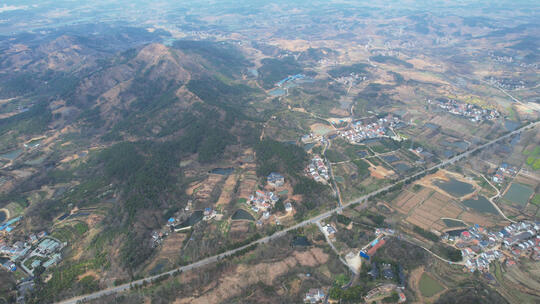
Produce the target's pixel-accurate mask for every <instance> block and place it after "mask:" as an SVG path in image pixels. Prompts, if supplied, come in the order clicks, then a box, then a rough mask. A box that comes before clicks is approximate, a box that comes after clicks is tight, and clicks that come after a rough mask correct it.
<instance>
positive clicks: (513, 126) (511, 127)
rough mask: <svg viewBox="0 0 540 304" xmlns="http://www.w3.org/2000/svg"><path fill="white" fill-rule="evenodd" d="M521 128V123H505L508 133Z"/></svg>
mask: <svg viewBox="0 0 540 304" xmlns="http://www.w3.org/2000/svg"><path fill="white" fill-rule="evenodd" d="M519 126H520V123H519V122H517V121H512V120H505V121H504V127H505V128H506V130H508V131H514V130H516V129H517V128H519Z"/></svg>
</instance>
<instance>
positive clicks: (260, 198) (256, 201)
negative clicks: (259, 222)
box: [247, 190, 279, 218]
mask: <svg viewBox="0 0 540 304" xmlns="http://www.w3.org/2000/svg"><path fill="white" fill-rule="evenodd" d="M278 201H279V196H278V195H277V194H275V193H274V192H272V191H262V190H257V191H255V195H252V196H250V197H249V200H248V201H247V203H248V204H249V205H250V206H251V209H252V210H253V211H255V212H257V213H258V212H261V211H262V212H263V218H264V217H269V216H270V213H269V212H270V209H272V208H273V207H274V205H275V204H276V203H277V202H278Z"/></svg>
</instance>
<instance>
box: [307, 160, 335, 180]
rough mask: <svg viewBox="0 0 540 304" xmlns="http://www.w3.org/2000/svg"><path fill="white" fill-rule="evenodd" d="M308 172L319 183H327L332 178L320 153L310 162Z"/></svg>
mask: <svg viewBox="0 0 540 304" xmlns="http://www.w3.org/2000/svg"><path fill="white" fill-rule="evenodd" d="M306 174H307V176H309V177H311V178H313V179H314V180H315V181H316V182H319V183H327V182H328V179H329V178H330V177H329V176H328V167H327V166H326V164H325V162H324V160H323V159H322V158H321V157H320V156H319V155H314V156H313V158H312V159H311V162H310V164H309V165H308V167H307V168H306Z"/></svg>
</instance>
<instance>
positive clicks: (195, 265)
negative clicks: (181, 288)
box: [59, 121, 540, 304]
mask: <svg viewBox="0 0 540 304" xmlns="http://www.w3.org/2000/svg"><path fill="white" fill-rule="evenodd" d="M539 123H540V121H537V122H533V123H531V124H529V125H526V126H524V127H521V128H519V129H517V130H515V131H512V132H510V133H507V134H505V135H502V136H500V137H498V138H496V139H493V140H491V141H488V142H487V143H485V144H482V145H480V146H478V147H476V148H474V149H471V150H469V151H466V152H464V153H462V154H459V155H456V156H454V157H452V158H449V159H447V160H445V161H443V162H441V163H439V164H437V165H435V166H432V167H431V168H427V169H425V170H423V171H420V172H418V173H416V174H414V175H412V176H409V177H405V178H402V179H400V180H399V181H397V182H395V183H393V184H391V185H388V186H386V187H383V188H381V189H379V190H376V191H373V192H371V193H369V194H366V195H363V196H361V197H359V198H357V199H354V200H352V201H350V202H348V203H346V204H343V205H342V206H340V207H337V208H334V209H332V210H329V211H326V212H323V213H321V214H319V215H316V216H314V217H312V218H310V219H307V220H305V221H303V222H300V223H298V224H296V225H294V226H291V227H288V228H284V229H283V230H280V231H277V232H276V233H274V234H272V235H270V236H266V237H263V238H260V239H258V240H256V241H254V242H252V243H249V244H247V245H245V246H242V247H239V248H236V249H233V250H229V251H227V252H224V253H221V254H218V255H215V256H212V257H208V258H205V259H202V260H200V261H197V262H195V263H193V264H189V265H186V266H182V267H178V268H176V269H173V270H171V271H167V272H164V273H161V274H158V275H154V276H149V277H146V278H144V279H140V280H137V281H133V282H130V283H125V284H122V285H119V286H115V287H111V288H107V289H103V290H100V291H97V292H94V293H91V294H87V295H82V296H79V297H75V298H71V299H67V300H64V301H61V302H59V303H62V304H76V303H82V302H84V301H89V300H93V299H97V298H99V297H102V296H105V295H110V294H115V293H118V292H122V291H126V290H129V289H130V288H131V287H132V286H138V285H143V283H144V282H147V283H150V281H152V280H154V279H157V278H159V277H161V276H162V275H171V274H174V273H175V272H177V271H182V272H184V271H188V270H192V269H197V268H200V267H203V266H206V265H209V264H212V263H215V262H217V261H219V260H221V259H223V258H226V257H228V256H230V255H233V254H235V253H236V252H238V251H240V250H243V249H245V248H247V247H249V246H252V245H255V244H264V243H267V242H269V241H271V240H273V239H277V238H280V237H282V236H284V235H285V234H286V233H287V232H289V231H291V230H295V229H297V228H300V227H303V226H306V225H310V224H316V223H317V222H318V221H320V220H322V219H325V218H328V217H330V216H332V214H334V213H337V212H341V211H342V210H343V208H347V207H349V206H351V205H354V204H359V203H362V202H364V201H367V200H368V199H370V198H372V197H374V196H376V195H378V194H380V193H381V192H384V191H387V190H389V189H390V188H392V187H393V186H395V185H397V184H399V183H401V182H404V181H406V180H409V179H412V178H415V177H418V176H420V175H421V174H425V173H427V172H429V171H430V170H433V169H439V168H442V167H444V166H446V165H449V164H453V163H455V162H457V161H459V160H461V159H463V158H466V157H469V156H471V154H473V153H474V152H476V151H479V150H482V149H485V148H487V147H489V146H491V145H492V144H494V143H496V142H498V141H501V140H503V139H507V138H509V137H511V136H513V135H516V134H519V133H521V132H522V131H524V130H526V129H529V128H535V127H536V126H537V125H538V124H539ZM424 249H425V248H424ZM426 250H427V249H426Z"/></svg>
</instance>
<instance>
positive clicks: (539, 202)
mask: <svg viewBox="0 0 540 304" xmlns="http://www.w3.org/2000/svg"><path fill="white" fill-rule="evenodd" d="M531 204H533V205H536V206H540V194H535V195H534V197H533V198H532V200H531Z"/></svg>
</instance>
